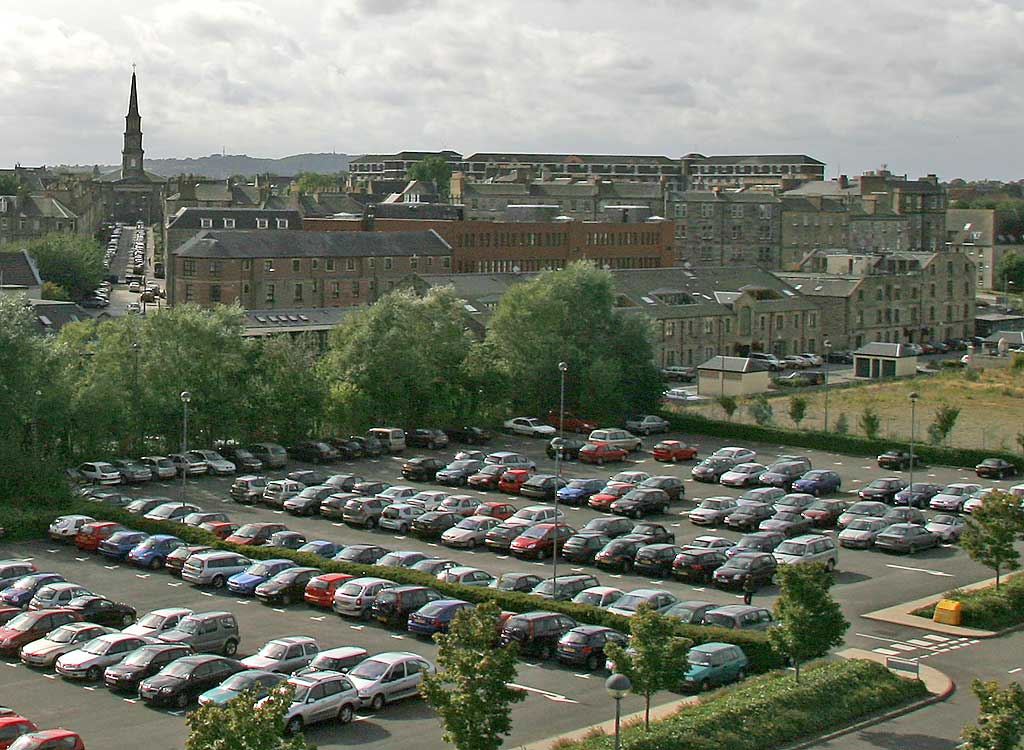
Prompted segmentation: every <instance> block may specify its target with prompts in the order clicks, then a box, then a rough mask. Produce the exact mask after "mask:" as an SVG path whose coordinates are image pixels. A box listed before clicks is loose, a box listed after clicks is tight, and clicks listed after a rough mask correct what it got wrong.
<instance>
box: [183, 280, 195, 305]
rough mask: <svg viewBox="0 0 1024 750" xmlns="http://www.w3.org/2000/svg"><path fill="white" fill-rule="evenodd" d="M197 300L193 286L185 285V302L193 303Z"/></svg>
mask: <svg viewBox="0 0 1024 750" xmlns="http://www.w3.org/2000/svg"><path fill="white" fill-rule="evenodd" d="M195 298H196V295H195V293H194V292H193V291H192V285H191V284H185V301H186V302H192V301H193V300H194V299H195Z"/></svg>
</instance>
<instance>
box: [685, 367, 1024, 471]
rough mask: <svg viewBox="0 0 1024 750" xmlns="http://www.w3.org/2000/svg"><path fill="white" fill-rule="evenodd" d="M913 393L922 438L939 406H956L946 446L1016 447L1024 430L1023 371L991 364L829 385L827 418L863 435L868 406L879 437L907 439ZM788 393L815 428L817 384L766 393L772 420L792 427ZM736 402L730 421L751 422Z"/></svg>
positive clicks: (818, 421) (711, 407)
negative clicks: (799, 400) (803, 402)
mask: <svg viewBox="0 0 1024 750" xmlns="http://www.w3.org/2000/svg"><path fill="white" fill-rule="evenodd" d="M911 391H916V392H917V393H918V395H919V399H918V401H917V408H916V412H917V414H916V430H915V432H916V439H917V440H919V441H921V442H926V441H927V438H928V426H929V425H930V424H931V423H932V421H933V420H934V418H935V412H936V411H937V410H938V409H939V408H940V407H941V406H942V405H944V404H945V405H949V406H953V407H958V408H959V409H960V416H959V418H958V419H957V421H956V424H955V425H954V426H953V430H952V432H951V433H950V435H949V437H948V439H947V441H946V444H947V445H949V446H950V447H963V448H978V449H982V450H985V449H993V450H1006V451H1011V452H1020V451H1021V450H1022V447H1021V444H1020V443H1019V442H1018V437H1017V436H1018V435H1024V372H1021V371H1019V370H1008V369H992V370H983V371H979V372H978V377H977V378H976V379H974V378H973V377H969V376H966V375H965V373H964V371H962V370H950V371H944V372H939V373H938V374H935V375H921V376H918V377H915V378H911V379H906V380H899V381H890V382H886V383H878V384H863V385H861V384H857V385H853V386H847V387H832V388H830V390H829V399H828V400H829V407H828V408H829V423H830V425H831V427H832V428H833V429H835V424H836V420H837V419H838V418H839V415H840V414H845V415H846V419H847V422H848V424H849V432H850V434H855V435H859V434H863V431H862V430H861V427H860V424H859V422H860V417H861V415H862V414H863V413H864V409H865V408H866V407H868V406H869V405H870V406H872V407H873V408H874V409H875V411H876V412H877V413H878V416H879V418H880V420H881V430H880V436H881V437H890V438H897V439H903V440H907V439H909V438H910V412H911V409H910V401H909V400H908V398H907V395H908V394H909V393H910V392H911ZM793 395H803V396H804V398H806V399H807V401H808V407H807V416H806V417H805V418H804V419H803V421H802V422H801V423H800V427H802V428H803V429H821V427H822V425H823V422H824V411H825V396H824V392H823V391H822V390H821V389H820V388H818V389H815V390H813V391H804V392H803V393H800V392H789V391H787V392H785V395H780V396H774V397H770V398H769V403H770V404H771V405H772V409H773V412H774V417H773V418H774V422H775V424H777V425H778V426H780V427H787V428H790V427H795V426H796V425H794V424H793V421H792V420H791V419H790V418H789V415H788V412H789V401H790V398H791V397H792V396H793ZM749 404H750V402H749V401H743V402H741V405H740V408H739V409H737V410H736V413H735V414H734V415H733V420H734V421H737V422H745V423H750V424H753V423H754V420H753V418H752V417H751V416H750V413H749V410H748V406H749ZM686 411H690V412H695V413H701V414H705V415H706V416H708V417H712V418H714V419H724V418H725V413H724V412H723V411H722V409H721V407H720V406H718V405H717V404H708V405H702V406H698V407H686Z"/></svg>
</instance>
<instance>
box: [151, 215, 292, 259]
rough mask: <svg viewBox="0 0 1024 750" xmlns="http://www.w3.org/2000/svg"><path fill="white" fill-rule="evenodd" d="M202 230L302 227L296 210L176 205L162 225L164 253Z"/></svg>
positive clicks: (182, 243)
mask: <svg viewBox="0 0 1024 750" xmlns="http://www.w3.org/2000/svg"><path fill="white" fill-rule="evenodd" d="M204 229H218V230H222V231H230V230H237V231H245V230H251V229H266V230H269V229H293V230H299V229H302V214H300V213H299V212H298V211H296V210H295V209H267V208H179V209H178V211H177V213H175V214H174V215H172V216H169V217H168V219H167V222H166V224H165V225H164V252H165V253H169V252H171V251H172V250H176V249H177V248H179V247H181V246H182V245H184V244H185V243H186V242H187V241H188V240H190V239H192V238H193V237H195V236H196V235H197V234H198V233H199V232H201V231H203V230H204Z"/></svg>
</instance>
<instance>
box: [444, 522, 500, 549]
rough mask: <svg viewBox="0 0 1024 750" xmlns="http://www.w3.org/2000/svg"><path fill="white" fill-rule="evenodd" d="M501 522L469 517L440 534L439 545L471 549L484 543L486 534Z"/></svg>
mask: <svg viewBox="0 0 1024 750" xmlns="http://www.w3.org/2000/svg"><path fill="white" fill-rule="evenodd" d="M499 523H501V521H499V520H498V519H497V518H493V517H491V516H470V517H469V518H464V519H462V520H461V521H459V522H458V523H457V524H456V525H455V526H453V527H452V528H450V529H448V530H446V531H445V532H444V533H443V534H441V544H443V545H445V546H446V547H462V548H464V549H473V547H476V546H477V545H479V544H483V543H484V537H485V536H487V532H488V531H490V530H491V529H493V528H494V527H495V526H497V525H498V524H499Z"/></svg>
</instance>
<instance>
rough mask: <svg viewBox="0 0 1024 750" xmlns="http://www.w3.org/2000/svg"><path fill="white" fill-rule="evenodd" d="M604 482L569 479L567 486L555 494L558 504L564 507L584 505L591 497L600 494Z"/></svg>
mask: <svg viewBox="0 0 1024 750" xmlns="http://www.w3.org/2000/svg"><path fill="white" fill-rule="evenodd" d="M605 484H606V482H605V480H603V479H570V480H569V484H567V485H565V487H562V488H561V489H560V490H558V492H556V493H555V494H556V495H557V496H558V502H560V503H565V504H566V505H585V504H586V502H587V501H588V500H589V499H590V496H591V495H596V494H597V493H598V492H600V491H601V490H602V489H603V488H604V486H605Z"/></svg>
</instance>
